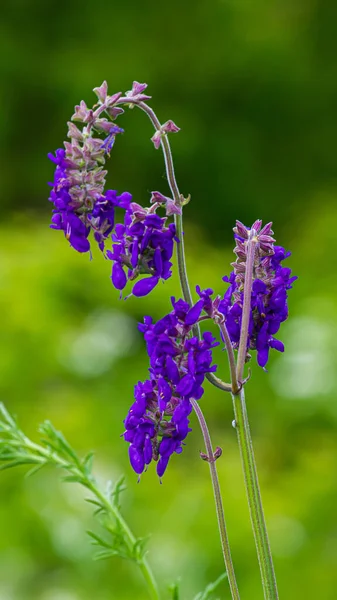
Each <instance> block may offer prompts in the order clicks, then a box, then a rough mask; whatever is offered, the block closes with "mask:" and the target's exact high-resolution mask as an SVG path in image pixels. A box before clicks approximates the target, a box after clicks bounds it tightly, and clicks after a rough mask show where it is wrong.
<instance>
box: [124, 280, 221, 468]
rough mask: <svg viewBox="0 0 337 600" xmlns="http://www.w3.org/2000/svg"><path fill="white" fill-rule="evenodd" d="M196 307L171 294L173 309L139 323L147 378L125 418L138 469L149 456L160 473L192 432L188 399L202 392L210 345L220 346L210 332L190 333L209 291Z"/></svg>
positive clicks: (209, 364)
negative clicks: (142, 337) (145, 347)
mask: <svg viewBox="0 0 337 600" xmlns="http://www.w3.org/2000/svg"><path fill="white" fill-rule="evenodd" d="M209 291H211V290H206V292H205V294H204V295H203V292H200V293H201V295H203V297H202V299H201V300H199V301H198V302H197V303H196V304H195V305H194V306H192V307H189V305H188V304H187V303H186V302H184V301H183V300H178V301H176V300H175V299H174V298H172V299H171V300H172V306H173V310H172V312H170V313H169V314H168V315H165V316H164V317H163V318H162V319H160V320H159V321H157V323H153V322H152V319H151V317H145V318H144V323H143V324H139V329H140V331H142V332H143V334H144V339H145V341H146V346H147V352H148V354H149V357H150V369H149V371H150V379H148V380H146V381H144V382H138V384H137V385H136V386H135V402H134V403H133V405H132V406H131V408H130V410H129V412H128V415H127V417H126V419H125V421H124V423H125V432H124V439H125V441H127V442H128V443H129V444H130V447H129V456H130V462H131V466H132V468H133V469H134V471H135V472H136V473H137V474H139V475H140V474H141V473H142V472H143V471H144V469H145V468H146V465H148V464H149V463H150V462H151V461H152V460H154V461H156V462H157V473H158V476H159V477H162V476H163V474H164V472H165V470H166V467H167V465H168V462H169V459H170V457H171V456H172V454H174V453H177V454H180V453H181V452H182V449H183V442H184V440H185V438H186V436H187V434H188V432H189V431H190V427H189V418H188V417H189V415H190V413H191V411H192V404H191V402H190V400H191V398H194V399H196V400H199V399H200V398H201V396H202V395H203V392H204V390H203V387H202V384H203V382H204V379H205V375H206V373H210V372H213V371H215V370H216V365H212V348H213V347H214V346H217V345H218V342H217V341H216V340H215V338H213V336H212V334H211V333H209V332H205V333H204V334H203V338H202V340H199V339H198V338H197V337H191V332H192V328H193V325H195V323H197V322H198V320H199V318H200V315H201V312H202V310H203V308H204V305H206V306H207V302H208V298H209V294H208V293H207V292H209Z"/></svg>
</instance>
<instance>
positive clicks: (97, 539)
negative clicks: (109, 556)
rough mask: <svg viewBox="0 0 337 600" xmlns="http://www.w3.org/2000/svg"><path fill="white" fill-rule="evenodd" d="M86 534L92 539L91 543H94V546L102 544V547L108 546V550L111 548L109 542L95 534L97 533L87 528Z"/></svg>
mask: <svg viewBox="0 0 337 600" xmlns="http://www.w3.org/2000/svg"><path fill="white" fill-rule="evenodd" d="M87 534H88V535H89V537H91V538H92V540H93V541H92V542H91V543H92V544H94V546H102V547H103V548H108V549H109V550H110V549H111V546H110V544H109V543H108V542H106V541H105V540H104V539H103V538H101V537H100V536H99V535H97V533H94V532H93V531H90V530H88V531H87Z"/></svg>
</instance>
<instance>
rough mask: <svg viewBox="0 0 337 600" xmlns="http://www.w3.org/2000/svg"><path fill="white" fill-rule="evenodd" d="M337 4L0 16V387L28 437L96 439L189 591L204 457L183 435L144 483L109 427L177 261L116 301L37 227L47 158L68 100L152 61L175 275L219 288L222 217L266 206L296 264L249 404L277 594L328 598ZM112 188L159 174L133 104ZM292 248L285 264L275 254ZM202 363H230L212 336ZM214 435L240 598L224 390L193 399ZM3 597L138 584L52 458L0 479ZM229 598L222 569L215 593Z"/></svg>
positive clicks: (215, 571)
mask: <svg viewBox="0 0 337 600" xmlns="http://www.w3.org/2000/svg"><path fill="white" fill-rule="evenodd" d="M336 21H337V5H336V3H335V2H333V1H332V0H283V1H282V2H281V1H279V0H276V1H275V2H273V3H270V2H267V0H255V1H254V2H252V1H251V0H235V1H234V0H217V1H215V0H199V1H193V2H192V1H191V0H187V1H185V2H178V0H172V1H171V2H165V3H164V2H160V1H159V2H158V1H157V2H155V0H143V2H138V1H137V0H126V1H125V2H123V3H117V2H114V1H109V2H106V1H102V2H100V3H92V2H89V1H88V0H82V2H76V1H75V0H69V1H68V2H65V1H63V0H59V1H58V2H56V1H55V0H48V2H46V1H45V0H35V1H33V0H31V1H29V0H4V2H3V3H2V5H1V21H0V76H1V96H0V103H1V106H0V109H1V112H0V140H1V141H0V143H1V154H2V156H1V175H0V177H1V188H0V189H1V192H0V193H1V208H2V210H1V225H0V273H1V276H0V306H1V317H2V318H1V332H0V400H1V401H4V402H5V403H6V405H7V407H8V408H9V409H10V410H11V411H12V412H14V413H16V414H17V415H18V417H19V421H20V424H21V426H22V428H23V429H25V430H27V432H28V433H29V434H30V435H35V434H34V432H35V429H36V427H37V425H38V423H39V422H41V421H43V420H44V419H45V418H50V419H51V420H52V421H53V423H54V425H55V426H56V427H57V428H59V429H62V430H63V432H64V433H65V435H66V436H68V437H69V439H70V441H71V443H72V444H73V445H74V446H75V447H76V448H77V449H78V450H80V451H82V452H83V454H84V453H86V452H87V451H88V450H90V449H95V451H96V470H97V471H98V475H99V477H100V478H101V479H102V481H103V480H104V479H106V478H115V477H117V476H119V475H120V474H121V473H126V474H127V481H128V491H127V492H126V493H125V494H124V513H125V516H126V517H127V519H128V520H129V521H130V522H131V524H132V526H133V529H134V530H135V533H136V534H137V535H140V536H141V535H146V534H148V533H152V537H151V540H150V544H149V549H150V559H151V562H152V565H153V568H154V570H155V572H156V574H157V576H158V579H159V580H160V581H161V582H162V584H163V585H165V584H166V583H167V584H169V583H170V582H172V581H173V580H175V579H176V578H178V577H181V578H182V583H181V589H182V598H183V599H184V600H190V599H191V598H192V597H193V594H196V593H197V592H198V591H199V590H200V589H202V588H203V587H204V586H205V585H206V583H208V581H210V580H213V579H216V578H217V576H218V575H219V574H220V573H221V571H222V570H223V565H222V560H221V553H220V547H219V541H218V535H217V528H216V519H215V514H214V509H213V500H212V494H211V490H210V481H209V473H208V469H207V466H206V465H205V463H203V462H202V461H200V459H199V458H198V452H199V450H200V449H202V439H201V436H200V433H199V431H198V427H197V423H196V422H195V419H192V420H193V433H192V434H191V435H190V436H189V438H188V444H187V446H186V449H185V450H184V452H183V454H182V455H181V456H179V457H178V456H177V457H176V458H175V459H174V460H173V461H172V464H171V465H170V468H169V469H168V471H167V474H166V475H165V478H164V481H163V485H159V484H158V481H157V478H156V476H155V473H154V470H153V469H151V470H150V472H149V473H147V474H146V475H145V476H144V477H143V478H142V481H141V483H140V484H137V481H136V478H135V476H134V474H133V473H132V472H131V469H130V467H129V464H128V459H127V448H126V444H125V443H124V442H123V440H122V439H121V438H120V437H119V436H120V434H121V432H122V429H123V427H122V420H123V418H124V416H125V414H126V412H127V409H128V406H129V404H130V402H131V400H132V394H133V385H134V383H135V382H136V381H138V379H142V378H144V377H146V373H147V361H146V356H145V352H144V347H143V343H142V339H141V336H140V335H139V334H138V332H137V329H136V322H137V321H138V320H141V319H142V316H143V314H144V313H146V314H152V315H153V317H154V318H158V317H160V316H161V315H162V314H163V313H165V312H166V311H167V310H168V307H169V296H170V295H172V294H176V295H178V294H179V286H178V282H177V277H174V278H173V279H172V280H171V281H169V282H167V283H166V284H165V286H160V287H159V289H158V290H157V291H155V292H154V293H153V294H151V296H150V297H149V298H147V299H144V300H139V301H138V300H137V301H136V300H135V299H130V300H128V301H127V302H120V301H119V300H118V298H117V294H116V292H115V291H114V289H113V288H112V286H111V283H110V280H109V275H110V273H109V270H110V264H109V263H108V262H105V261H104V260H103V258H102V257H101V256H99V255H96V254H95V256H94V260H93V261H91V262H90V261H89V258H88V257H87V256H78V255H76V254H75V252H74V251H72V250H71V249H70V248H68V247H67V244H66V242H65V240H64V239H63V238H62V236H61V234H59V232H53V231H51V230H49V229H48V223H49V220H50V205H48V202H47V197H48V191H49V190H48V187H47V185H46V182H47V181H48V180H50V179H51V178H52V171H53V169H52V165H51V164H50V163H48V161H47V160H46V154H47V152H48V151H50V150H54V149H55V148H57V147H59V146H60V145H61V143H62V141H63V139H64V138H65V135H66V124H65V123H66V121H67V120H68V119H69V117H70V116H71V114H72V110H73V106H74V105H75V104H76V103H78V102H79V100H81V99H82V98H83V99H85V100H86V101H87V102H88V103H90V102H91V101H94V96H93V94H92V92H91V89H92V88H93V87H94V86H96V85H99V84H100V83H101V82H102V80H103V79H107V80H108V82H109V84H110V90H111V91H119V90H126V89H130V85H131V82H132V80H133V79H137V80H138V81H147V82H148V83H149V90H150V93H151V94H152V95H153V101H152V105H153V107H155V109H156V111H157V112H158V115H159V118H160V119H162V120H163V121H164V120H166V119H168V118H172V119H173V120H174V121H175V122H176V123H177V124H178V125H179V126H180V127H181V132H180V133H179V134H178V135H175V136H172V138H171V140H172V146H173V152H174V158H175V164H176V171H177V177H178V180H179V183H180V186H181V190H182V192H183V193H184V194H185V195H187V194H188V193H191V195H192V201H191V203H190V204H189V205H188V206H187V208H186V210H185V223H186V226H185V232H186V246H187V253H188V268H189V272H190V277H191V283H192V284H193V285H195V284H196V283H199V284H200V285H201V286H211V287H213V288H214V290H215V291H216V292H218V293H221V292H222V291H223V289H224V286H223V284H222V281H221V277H222V276H223V275H224V274H225V273H228V271H229V263H230V261H231V260H232V250H231V248H232V241H231V228H232V227H233V224H234V221H235V218H239V219H241V220H243V221H244V222H245V223H247V224H249V223H251V222H252V221H253V220H254V219H255V218H257V217H260V218H263V219H264V220H273V221H274V229H275V231H276V234H277V238H278V241H279V242H280V243H281V244H283V245H285V246H286V247H288V248H290V249H291V250H292V252H293V257H292V258H291V266H292V267H293V269H294V271H295V272H296V273H297V274H298V275H299V281H298V282H297V283H296V286H295V289H294V291H293V292H292V294H291V298H290V312H291V318H290V319H289V321H288V322H287V323H286V324H285V325H284V327H283V329H282V331H281V338H282V339H283V340H284V342H285V345H286V353H285V354H284V355H275V356H274V357H273V359H272V360H271V361H270V366H269V372H268V374H265V373H264V372H262V371H261V370H260V369H258V368H257V366H256V365H255V364H254V367H253V378H252V381H251V382H250V383H249V386H247V402H248V409H249V412H250V417H251V426H252V433H253V437H254V440H255V446H256V456H257V462H258V466H259V473H260V481H261V486H262V494H263V499H264V505H265V512H266V516H267V521H268V525H269V529H270V535H271V545H272V548H273V552H274V556H275V566H276V571H277V575H278V580H279V588H280V597H281V598H283V599H287V600H295V599H296V600H298V599H302V598H303V599H306V600H311V599H316V598H317V597H318V596H319V597H320V598H322V600H323V599H324V600H334V599H335V598H336V591H335V590H336V587H337V575H336V573H337V569H336V566H337V520H336V502H337V437H336V434H337V402H336V391H337V389H336V388H337V380H336V366H337V364H336V363H337V358H336V337H335V330H336V321H337V306H336V291H337V290H336V285H337V284H336V277H335V269H336V231H337V210H336V196H337V167H336V165H337V159H336V139H337V119H336V113H337V37H336ZM120 124H121V125H122V126H123V127H124V128H125V135H124V136H122V137H120V138H119V139H118V141H117V143H116V147H115V148H114V151H113V155H112V158H111V161H110V173H109V186H110V187H113V188H116V189H118V190H120V191H122V190H125V189H127V190H129V191H131V192H132V193H133V195H134V198H135V200H136V201H138V202H141V203H147V201H148V198H149V191H150V190H153V189H159V190H160V191H162V192H163V193H166V192H167V182H166V180H165V176H164V169H163V162H162V156H161V155H160V153H159V152H155V150H154V148H153V146H152V144H151V143H150V142H149V137H150V136H151V135H152V132H151V127H150V124H149V123H148V122H147V120H146V118H145V117H144V116H143V115H142V114H138V113H137V111H136V110H134V111H131V112H129V113H127V114H126V115H125V116H123V117H122V118H121V119H120ZM289 264H290V263H289ZM217 362H218V364H219V372H220V373H222V374H223V376H224V377H226V375H227V371H226V369H227V367H226V365H225V357H224V354H223V353H222V352H221V351H219V352H218V355H217ZM202 407H203V409H204V412H205V415H206V416H207V419H208V422H209V426H210V429H211V431H212V436H213V441H214V444H215V445H221V446H222V448H223V456H222V458H221V460H219V462H218V466H219V471H220V478H221V485H222V490H223V494H224V502H225V509H226V515H227V521H228V529H229V535H230V540H231V543H232V550H233V557H234V562H235V565H236V568H237V575H238V581H239V587H240V590H241V593H242V598H243V599H244V598H249V599H252V600H255V599H256V600H258V599H259V598H261V597H262V596H261V589H260V583H259V575H258V568H257V561H256V557H255V551H254V546H253V541H252V534H251V531H250V525H249V517H248V511H247V507H246V502H245V496H244V487H243V481H242V475H241V472H240V463H239V455H238V449H237V445H236V439H235V431H234V430H233V428H232V427H231V421H232V418H233V416H232V408H231V403H230V399H229V397H227V396H226V395H224V394H221V393H220V392H218V391H217V390H216V389H214V388H211V387H210V386H207V390H206V393H205V395H204V398H203V400H202ZM0 486H1V495H0V531H1V533H2V535H1V537H0V598H1V600H89V599H93V598H94V599H95V600H106V599H108V598H113V599H116V600H117V599H118V600H128V599H131V598H139V599H140V600H143V599H145V598H146V593H145V591H144V588H143V582H142V581H141V579H140V578H139V574H138V572H136V569H133V568H132V566H130V565H128V564H124V563H123V562H121V561H119V560H112V561H107V562H99V563H98V562H93V561H92V548H91V547H90V545H89V543H88V539H87V537H86V534H85V530H86V529H88V528H90V527H93V523H92V517H91V513H90V509H89V507H88V506H86V505H85V503H84V502H83V501H82V498H83V496H82V492H81V491H80V490H78V489H77V488H76V487H72V486H70V485H64V484H60V483H59V480H58V477H57V473H56V472H52V471H50V472H44V473H41V474H38V475H36V476H35V477H34V478H31V479H28V480H24V478H23V477H22V476H21V473H19V471H13V472H6V473H3V474H2V475H1V479H0ZM219 595H220V596H221V598H229V592H228V589H227V584H226V582H225V583H223V584H222V587H221V590H220V592H219Z"/></svg>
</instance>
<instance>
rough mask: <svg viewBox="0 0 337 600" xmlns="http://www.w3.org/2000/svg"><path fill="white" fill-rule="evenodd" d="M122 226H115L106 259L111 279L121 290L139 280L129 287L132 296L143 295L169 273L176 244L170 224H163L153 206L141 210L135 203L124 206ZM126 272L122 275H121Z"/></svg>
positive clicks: (162, 219)
mask: <svg viewBox="0 0 337 600" xmlns="http://www.w3.org/2000/svg"><path fill="white" fill-rule="evenodd" d="M124 206H125V208H126V212H125V218H124V224H118V225H116V228H115V231H114V233H113V235H112V240H113V246H112V251H110V250H108V251H107V253H106V255H107V258H109V259H110V260H112V261H113V267H112V275H111V280H112V283H113V285H114V287H115V288H116V289H118V290H123V289H124V288H125V286H126V284H127V281H128V280H129V281H134V280H135V279H137V278H138V277H139V276H140V275H148V277H145V278H142V279H139V280H138V281H137V282H136V283H135V284H134V286H133V288H132V292H131V293H132V294H133V295H134V296H138V297H140V296H146V295H147V294H149V293H150V292H151V290H153V288H154V287H155V286H156V285H157V284H158V282H159V280H160V279H163V280H166V279H168V278H169V277H170V276H171V274H172V271H171V267H172V262H171V258H172V254H173V248H174V242H178V241H179V240H178V238H177V237H176V228H175V225H174V223H171V224H169V225H168V226H167V225H166V220H167V219H166V217H163V218H162V217H159V215H157V214H156V213H155V212H154V209H156V207H154V206H153V207H151V208H143V207H142V206H140V205H139V204H136V203H135V202H131V203H129V204H128V206H126V205H125V204H124ZM125 270H126V272H125Z"/></svg>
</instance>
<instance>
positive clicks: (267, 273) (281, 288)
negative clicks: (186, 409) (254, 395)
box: [219, 220, 297, 368]
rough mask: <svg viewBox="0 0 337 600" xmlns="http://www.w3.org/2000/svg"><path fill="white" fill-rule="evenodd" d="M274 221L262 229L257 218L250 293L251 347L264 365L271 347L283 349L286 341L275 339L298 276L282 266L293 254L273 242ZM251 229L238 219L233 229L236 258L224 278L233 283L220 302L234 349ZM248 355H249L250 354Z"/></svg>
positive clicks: (239, 323)
mask: <svg viewBox="0 0 337 600" xmlns="http://www.w3.org/2000/svg"><path fill="white" fill-rule="evenodd" d="M271 226H272V224H271V223H268V224H267V225H265V226H264V227H263V228H262V229H261V227H262V221H259V220H258V221H255V223H254V224H253V225H252V228H253V229H254V230H255V232H256V237H257V246H256V252H255V262H254V271H253V273H254V280H253V285H252V292H251V317H250V324H249V339H248V345H247V352H248V350H257V362H258V364H259V365H260V367H263V368H264V367H265V366H266V364H267V362H268V358H269V350H270V348H274V349H275V350H278V351H279V352H283V351H284V346H283V343H282V342H280V341H279V340H277V339H275V338H274V335H275V334H276V333H277V332H278V330H279V328H280V325H281V323H282V322H283V321H285V320H286V319H287V317H288V304H287V296H288V293H287V292H288V290H289V289H291V288H292V284H293V282H294V281H295V280H296V279H297V277H293V276H292V275H291V269H289V268H288V267H283V266H282V261H283V260H285V259H286V258H288V257H289V256H290V252H286V251H285V249H284V248H283V247H282V246H275V245H274V242H275V240H274V238H273V237H272V235H273V232H272V229H271ZM249 231H250V229H249V228H247V227H245V226H244V225H243V224H242V223H240V221H237V223H236V227H235V228H234V238H235V241H236V247H235V249H234V252H235V254H236V256H237V259H236V261H235V262H234V263H232V266H233V268H234V270H233V272H232V273H231V274H230V276H229V277H224V278H223V279H224V281H226V282H228V283H229V284H230V285H229V287H228V290H227V291H226V293H225V295H224V298H223V299H222V301H221V302H220V304H219V311H220V312H221V313H222V314H223V315H224V316H225V323H226V326H227V330H228V333H229V336H230V338H231V341H232V344H233V347H234V348H237V347H238V345H239V340H240V331H241V319H242V306H243V289H244V281H245V269H246V248H247V240H248V235H249ZM247 358H249V356H247Z"/></svg>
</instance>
